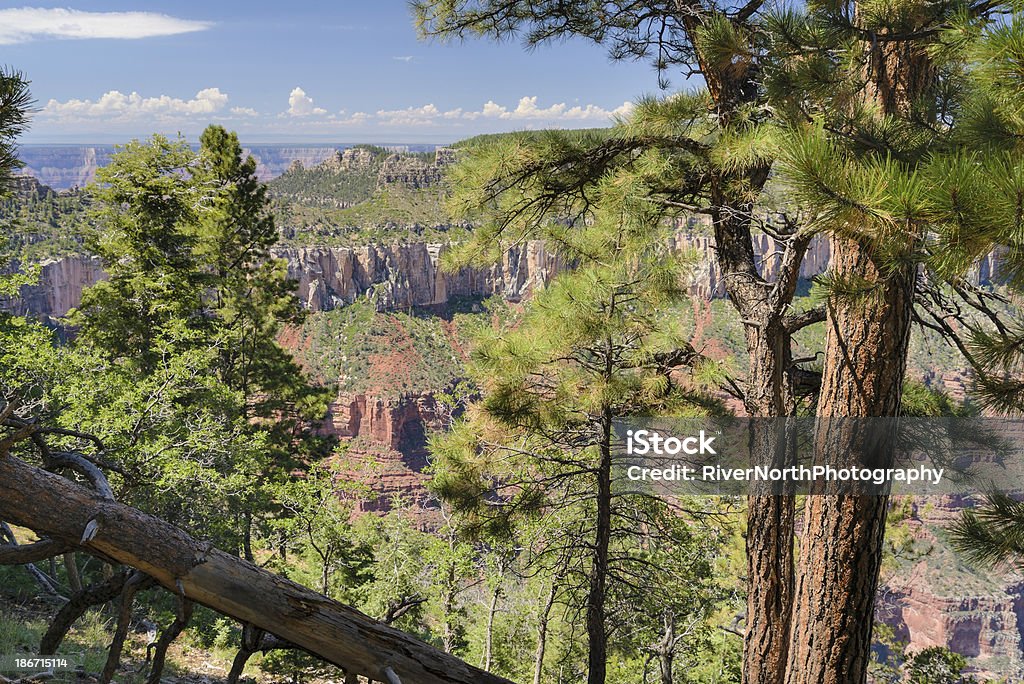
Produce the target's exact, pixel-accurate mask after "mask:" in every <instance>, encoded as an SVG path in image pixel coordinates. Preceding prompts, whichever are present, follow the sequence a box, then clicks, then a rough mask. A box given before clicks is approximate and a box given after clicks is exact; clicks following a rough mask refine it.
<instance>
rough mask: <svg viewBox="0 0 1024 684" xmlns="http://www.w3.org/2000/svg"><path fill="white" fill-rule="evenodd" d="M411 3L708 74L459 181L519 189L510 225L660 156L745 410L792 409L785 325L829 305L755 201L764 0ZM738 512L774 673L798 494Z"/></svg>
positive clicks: (464, 29)
mask: <svg viewBox="0 0 1024 684" xmlns="http://www.w3.org/2000/svg"><path fill="white" fill-rule="evenodd" d="M413 6H414V8H415V11H416V16H417V21H418V25H419V27H420V30H421V32H422V33H423V34H424V35H426V36H431V37H439V38H442V39H453V38H457V39H461V38H466V37H469V36H484V37H489V38H493V39H497V40H502V39H507V38H512V37H522V38H523V39H524V42H525V43H526V44H527V45H530V46H532V45H537V44H541V43H545V42H550V41H555V40H560V39H563V38H582V39H585V40H589V41H593V42H594V43H597V44H599V45H602V46H605V47H606V48H607V49H608V52H609V55H610V56H611V57H612V58H614V59H636V60H640V59H649V60H650V61H651V63H652V66H653V67H654V68H655V69H656V71H657V73H658V77H659V83H660V84H661V85H663V86H666V87H667V86H668V82H669V76H670V75H672V73H673V72H678V73H680V74H682V76H683V77H684V78H687V79H688V78H690V77H691V76H695V77H700V78H701V79H703V82H704V84H705V86H706V87H705V88H701V89H698V90H695V91H693V92H683V93H677V94H674V95H672V96H670V97H667V98H663V99H660V100H659V99H653V98H652V99H649V100H646V101H643V102H641V103H640V105H639V106H638V107H637V110H636V112H635V113H634V114H633V116H632V117H631V121H632V124H631V125H630V126H626V127H623V128H621V129H620V130H619V131H617V132H616V133H615V134H613V135H610V136H607V135H600V134H595V135H593V136H591V137H590V138H589V139H587V138H581V139H579V140H578V141H577V144H575V145H552V144H546V143H545V141H543V140H539V141H537V140H534V141H530V140H525V139H524V140H520V141H519V142H518V143H517V144H516V146H515V148H514V149H511V150H509V152H510V154H508V155H506V156H505V157H504V159H503V161H502V162H501V163H500V164H498V165H496V166H495V167H494V168H493V169H492V170H491V171H490V172H486V173H483V174H476V175H475V176H469V178H467V180H466V182H468V183H469V184H470V185H469V187H477V188H481V189H482V192H481V193H479V195H478V197H477V199H478V200H480V202H481V203H484V204H486V203H487V202H489V201H490V200H492V199H494V198H496V197H499V196H502V195H506V194H507V195H510V196H512V197H516V198H518V203H517V202H511V201H510V202H508V203H505V204H503V205H502V206H504V207H505V208H506V210H507V211H508V213H507V215H506V216H507V218H508V219H509V220H508V221H507V223H508V224H509V225H504V222H503V223H502V224H500V225H499V229H498V230H497V231H496V232H495V233H493V234H492V235H494V236H498V235H505V234H506V233H509V232H511V233H512V234H513V235H514V231H507V230H506V229H507V228H510V227H512V228H514V224H515V223H516V222H519V223H528V222H529V221H530V220H532V219H537V218H539V217H543V216H545V215H547V214H558V213H560V212H561V213H563V214H564V215H565V218H566V220H574V219H580V220H586V219H585V214H586V206H587V205H586V202H587V195H588V194H589V192H590V190H589V188H592V187H593V185H594V184H595V183H596V181H597V180H598V179H599V178H600V176H601V175H602V173H603V172H604V171H605V170H606V169H608V168H619V167H622V166H628V165H631V164H634V163H635V162H637V161H638V160H640V161H647V162H652V161H654V160H658V162H659V164H660V168H659V166H658V165H654V164H652V165H651V166H649V167H648V168H650V169H651V170H652V171H653V172H654V173H655V174H657V176H656V177H655V176H652V180H653V181H655V182H652V183H651V185H652V188H651V190H652V192H651V197H650V200H651V201H652V202H655V203H658V204H660V205H661V206H663V207H665V208H666V209H671V210H674V211H675V213H676V215H677V216H679V217H684V216H688V215H692V214H694V213H697V214H701V215H704V216H707V217H709V218H710V220H711V224H712V230H713V233H714V238H715V245H716V249H715V258H716V259H717V260H718V265H719V270H720V271H721V272H722V273H724V274H726V277H725V279H724V286H725V289H726V291H727V293H728V296H729V301H730V302H731V303H732V305H733V307H734V308H735V309H736V313H737V317H738V318H739V319H741V320H742V321H744V338H745V342H746V351H747V360H748V363H747V364H746V365H747V367H748V369H749V371H748V373H747V375H746V377H745V378H744V379H743V380H742V381H740V382H738V383H729V385H728V389H729V390H730V391H732V392H733V393H734V394H735V395H736V396H737V398H739V399H741V400H742V402H743V405H744V408H745V411H746V413H747V414H748V415H750V416H758V417H782V416H792V415H795V413H796V411H797V406H798V403H799V401H800V396H799V395H800V392H801V391H802V390H801V389H800V385H801V378H802V377H804V376H806V375H808V373H807V372H806V369H803V368H801V367H799V365H798V364H796V363H794V357H793V354H792V343H791V336H792V335H793V334H794V333H795V332H797V331H798V330H800V329H801V328H803V327H806V326H808V325H813V324H815V323H817V322H820V321H821V320H822V319H823V310H822V309H820V308H818V309H814V310H810V311H794V310H793V308H792V306H791V305H792V302H793V296H794V293H795V290H796V285H797V280H798V277H799V273H800V264H801V262H802V260H803V256H804V254H805V252H806V249H807V247H808V244H809V242H810V238H811V234H810V232H808V231H800V230H798V226H797V225H796V224H795V223H794V222H793V221H791V220H790V219H789V217H783V220H781V221H766V220H765V218H764V216H765V212H764V211H763V207H758V200H759V198H760V197H761V194H762V191H763V190H764V187H765V184H766V183H767V181H768V178H769V173H770V169H771V165H772V161H773V155H774V154H775V150H776V146H775V145H774V139H773V136H772V134H771V128H770V126H768V125H766V124H768V123H769V122H770V119H771V109H770V107H769V106H768V102H767V99H766V93H765V90H764V88H763V87H762V81H763V70H764V60H765V57H766V45H765V42H764V36H765V31H764V25H763V9H764V6H765V3H764V2H763V1H762V0H751V2H747V3H743V4H741V5H738V6H737V5H735V4H733V3H727V2H715V1H714V0H711V1H708V2H688V3H678V2H667V1H663V0H645V1H643V2H603V3H600V4H598V5H595V4H594V3H591V2H586V1H585V0H572V1H569V2H565V1H563V0H557V1H555V0H551V1H542V2H524V1H521V0H475V1H472V2H455V1H453V0H420V1H419V2H415V3H413ZM531 143H536V144H531ZM499 144H500V143H499ZM524 190H528V191H529V194H527V193H524V192H523V191H524ZM524 195H526V196H524ZM567 198H569V199H567ZM759 231H765V232H767V233H769V234H770V235H772V236H773V237H774V238H775V239H776V240H777V241H778V244H779V249H780V250H781V251H782V252H783V255H782V259H781V261H782V264H783V267H782V269H781V271H780V273H779V277H778V278H777V279H775V280H774V281H769V280H768V279H766V278H765V277H763V275H762V269H761V264H760V261H759V259H758V258H757V256H756V255H755V250H754V243H753V238H754V236H755V235H756V233H757V232H759ZM507 237H509V239H508V242H512V241H513V240H514V238H513V237H511V236H507ZM762 425H763V424H761V423H757V422H755V423H752V429H753V430H754V431H755V433H754V434H753V435H752V439H754V441H755V443H756V444H759V445H760V446H759V447H758V448H757V449H756V451H755V453H759V454H765V456H764V458H770V456H768V455H769V454H771V455H774V454H775V449H774V444H773V442H772V441H771V440H772V435H770V434H768V433H769V432H770V431H768V430H763V429H761V427H762ZM747 516H748V534H747V540H746V541H747V546H748V554H747V557H748V567H747V571H746V576H747V578H748V592H747V596H748V605H747V609H746V615H747V624H746V632H745V658H744V671H743V677H744V682H746V683H747V684H782V682H783V679H784V668H785V661H786V654H787V649H788V636H787V635H788V633H789V623H790V609H791V603H792V592H793V523H794V499H793V497H789V496H772V495H770V494H769V493H768V492H765V491H760V490H757V489H755V490H754V491H753V492H752V495H751V497H750V498H749V501H748V508H747Z"/></svg>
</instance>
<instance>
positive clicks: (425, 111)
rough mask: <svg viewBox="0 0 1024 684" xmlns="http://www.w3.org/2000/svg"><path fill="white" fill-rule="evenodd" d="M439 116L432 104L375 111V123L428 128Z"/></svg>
mask: <svg viewBox="0 0 1024 684" xmlns="http://www.w3.org/2000/svg"><path fill="white" fill-rule="evenodd" d="M441 116H443V114H442V113H441V110H439V109H438V108H437V107H435V106H434V105H432V104H426V105H423V106H422V107H406V108H405V109H391V110H386V109H380V110H378V111H377V121H378V122H379V123H380V124H381V125H382V126H430V125H432V124H434V123H435V122H436V121H437V119H438V117H441Z"/></svg>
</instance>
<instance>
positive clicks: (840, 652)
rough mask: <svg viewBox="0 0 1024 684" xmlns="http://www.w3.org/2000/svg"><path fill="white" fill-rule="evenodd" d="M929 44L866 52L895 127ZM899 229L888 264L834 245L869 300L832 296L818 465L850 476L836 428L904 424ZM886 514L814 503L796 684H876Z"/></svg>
mask: <svg viewBox="0 0 1024 684" xmlns="http://www.w3.org/2000/svg"><path fill="white" fill-rule="evenodd" d="M855 16H856V15H855ZM855 21H856V18H855ZM919 40H920V39H915V38H910V39H908V40H890V41H884V42H883V41H877V40H873V41H871V42H870V43H867V44H865V46H864V50H865V57H866V59H865V62H864V64H865V67H864V74H865V79H864V81H865V84H866V87H865V88H864V89H863V97H864V98H865V100H866V102H867V104H869V105H874V106H876V107H877V108H878V110H879V111H880V112H881V113H884V114H885V115H888V116H893V117H900V118H904V119H908V118H910V117H911V116H914V109H915V108H916V107H917V106H918V103H919V101H921V99H922V98H923V97H924V96H925V95H926V94H927V93H928V91H929V89H930V87H931V84H932V83H933V80H934V70H933V68H932V66H931V62H930V60H929V58H928V55H927V51H926V46H924V45H921V44H920V43H919V42H918V41H919ZM901 229H902V230H901V232H900V233H899V237H897V236H896V235H893V236H890V237H888V238H883V239H888V240H890V241H893V240H902V241H903V244H902V245H896V244H895V243H892V244H889V245H888V247H889V249H887V250H886V252H887V256H880V255H879V254H878V252H879V251H880V250H879V249H878V248H877V246H875V245H873V243H872V242H871V241H870V240H869V239H868V238H867V237H862V238H856V239H855V238H851V237H844V236H838V235H837V236H835V237H833V238H832V262H831V271H832V273H833V275H834V276H835V277H837V278H838V279H840V280H847V281H850V282H857V283H862V284H863V287H862V288H861V289H865V292H863V293H859V294H858V295H856V296H850V295H845V296H843V295H836V294H834V295H833V296H832V297H830V300H829V306H828V318H827V321H826V325H827V339H826V344H825V358H824V371H823V374H822V384H821V394H820V396H819V402H818V412H817V415H818V420H819V425H818V429H817V434H816V440H815V453H816V455H815V458H816V459H818V460H820V461H823V462H826V463H839V464H844V463H845V464H850V463H851V462H856V461H857V460H860V459H863V458H865V457H870V456H871V454H868V453H865V451H866V449H865V445H864V444H862V443H861V442H860V438H859V436H858V435H857V434H856V433H857V430H854V429H850V428H851V425H850V423H845V427H844V424H843V423H841V422H837V421H836V420H835V419H842V418H869V417H876V416H878V417H884V416H898V415H899V409H900V402H901V400H902V391H903V380H904V376H905V371H906V362H907V347H908V343H909V340H910V329H911V322H912V313H913V300H914V283H915V278H916V274H917V267H916V266H915V265H913V263H911V262H909V260H908V262H907V263H904V264H894V263H892V255H893V254H894V253H899V248H902V250H903V253H905V254H911V253H912V251H913V249H914V247H915V245H914V242H915V241H916V240H917V239H919V238H920V235H919V232H920V227H919V226H915V225H906V226H902V227H901ZM871 232H872V231H870V230H867V231H865V233H868V234H870V233H871ZM894 248H896V249H894ZM882 259H885V260H886V263H882ZM883 456H884V454H883ZM888 505H889V498H888V496H868V495H849V494H846V495H843V494H828V493H826V494H823V495H816V496H811V497H809V499H808V503H807V506H806V509H805V523H804V525H805V527H804V533H803V537H802V539H801V546H800V567H799V569H798V579H797V589H796V604H795V611H794V616H793V627H792V641H791V644H790V652H789V665H788V668H787V669H788V673H787V679H786V681H787V684H863V683H864V682H866V681H867V669H868V664H869V661H870V652H871V635H872V628H873V625H874V608H875V594H876V591H877V588H878V575H879V571H880V570H881V565H882V545H883V541H884V538H885V520H886V512H887V510H888Z"/></svg>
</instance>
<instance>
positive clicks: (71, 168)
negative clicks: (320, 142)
mask: <svg viewBox="0 0 1024 684" xmlns="http://www.w3.org/2000/svg"><path fill="white" fill-rule="evenodd" d="M349 147H351V145H324V146H313V145H294V146H290V145H252V146H248V147H246V148H245V149H244V151H243V153H244V154H251V155H252V156H253V158H254V159H255V160H256V175H258V176H259V178H260V180H264V181H265V180H269V179H271V178H274V177H276V176H280V175H281V174H282V173H284V172H285V171H286V170H288V167H289V165H291V164H293V163H295V162H298V163H300V164H302V165H303V166H306V167H307V168H308V167H310V166H316V165H317V164H319V163H321V162H323V161H327V160H329V159H334V158H336V157H337V156H338V151H339V150H344V149H347V148H349ZM406 147H409V146H403V148H406ZM412 147H414V148H416V150H420V149H421V148H422V150H424V151H425V150H433V149H434V146H433V145H416V146H412ZM114 150H115V146H114V145H22V146H21V147H19V148H18V155H19V157H20V158H21V160H22V161H24V162H25V167H24V168H23V169H22V173H25V174H29V175H31V176H34V177H36V178H37V179H39V181H40V182H42V183H44V184H46V185H48V186H50V187H51V188H53V189H54V190H66V189H68V188H72V187H84V186H85V185H88V184H89V183H91V182H92V181H93V179H94V178H95V177H96V170H97V169H99V168H100V167H101V166H106V165H107V164H109V163H110V156H111V155H112V154H113V153H114Z"/></svg>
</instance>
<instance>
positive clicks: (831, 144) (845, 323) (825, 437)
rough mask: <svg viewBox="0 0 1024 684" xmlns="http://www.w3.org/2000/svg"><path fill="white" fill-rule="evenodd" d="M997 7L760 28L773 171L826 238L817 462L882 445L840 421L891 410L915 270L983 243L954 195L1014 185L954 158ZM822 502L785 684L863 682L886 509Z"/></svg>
mask: <svg viewBox="0 0 1024 684" xmlns="http://www.w3.org/2000/svg"><path fill="white" fill-rule="evenodd" d="M1007 11H1012V8H1011V7H1010V6H1009V5H1003V4H998V3H997V4H995V5H992V4H987V3H986V4H983V5H970V4H954V5H942V6H937V5H936V6H932V5H928V6H925V5H922V4H920V3H917V2H906V3H897V4H896V5H893V4H892V3H888V2H887V3H884V4H878V3H870V2H857V3H814V4H810V5H808V7H807V8H806V10H805V11H794V10H790V9H784V10H781V11H780V12H779V13H778V14H776V15H775V16H773V17H772V18H771V20H770V25H771V27H772V29H773V33H772V35H773V36H774V38H775V43H774V45H773V46H772V48H773V49H772V54H773V55H774V56H776V57H777V61H772V62H771V66H770V68H769V69H768V75H769V78H768V79H767V84H768V89H769V93H770V95H771V97H772V100H773V102H775V103H777V105H778V111H779V112H780V113H781V114H782V115H783V116H784V121H785V122H786V123H787V125H788V126H789V127H790V132H789V133H788V135H787V137H786V142H785V144H784V145H782V146H781V148H780V152H779V161H780V164H779V170H780V172H781V173H780V176H781V177H782V179H783V181H784V182H785V183H786V187H787V189H788V191H789V193H790V196H791V197H792V199H793V201H794V202H796V203H797V204H798V205H799V206H801V207H802V208H804V209H805V210H806V212H807V214H808V215H809V216H811V217H812V218H811V219H810V221H809V223H808V226H809V228H811V229H813V230H822V231H827V232H828V233H829V235H830V243H831V252H832V259H831V265H830V269H829V272H828V273H827V274H825V276H823V277H822V278H821V279H820V280H821V283H822V285H824V286H825V289H826V290H827V292H828V302H827V330H828V335H827V340H826V347H825V353H824V372H823V377H822V385H821V392H820V395H819V398H818V403H817V415H818V417H819V420H823V421H825V423H826V424H827V425H828V426H829V429H828V430H819V431H818V438H819V442H818V444H817V445H816V449H817V453H818V457H819V458H820V459H821V460H823V461H825V462H829V463H832V464H835V465H850V464H856V463H863V462H866V461H867V459H871V458H878V457H879V455H880V453H883V452H885V450H886V449H890V450H891V449H892V447H893V444H892V443H890V444H889V445H888V447H887V446H886V445H884V444H882V445H880V444H877V443H874V444H866V443H865V442H864V434H865V433H864V431H863V430H862V429H861V428H860V427H859V425H858V423H857V422H856V421H848V420H847V421H843V420H834V419H836V418H841V417H857V418H863V417H874V416H895V415H898V414H899V411H900V407H901V396H902V390H903V386H904V372H905V367H906V357H907V349H908V346H907V345H908V341H909V336H910V331H911V325H912V322H913V320H914V317H915V312H914V304H915V299H916V298H917V294H918V291H919V289H920V285H919V283H918V271H919V268H920V265H921V264H922V263H927V264H929V265H930V266H932V270H933V273H932V278H933V279H935V278H941V277H943V276H944V275H945V276H947V277H948V275H949V274H950V270H949V269H948V268H944V266H948V264H949V261H950V257H951V255H953V254H956V253H958V252H959V254H960V256H961V257H962V256H963V246H964V243H965V242H966V243H967V244H968V245H970V247H967V249H968V250H971V249H972V248H976V247H977V246H978V244H979V241H980V235H979V234H977V233H974V232H973V231H972V230H964V229H965V228H966V226H965V225H964V224H965V221H964V216H965V215H966V216H968V217H970V216H971V215H972V214H973V213H974V212H976V211H984V209H982V207H986V208H988V206H989V205H987V202H986V200H985V198H984V197H982V196H978V195H975V194H972V193H970V192H964V190H965V186H980V185H981V184H984V183H985V182H986V176H987V172H986V171H985V170H984V169H985V167H986V166H988V165H990V164H995V165H997V166H1001V167H1003V168H1005V169H1007V170H1010V171H1011V174H1010V179H1009V180H1007V179H1004V180H1003V181H1002V182H1001V186H1002V188H1004V189H1005V188H1006V186H1007V185H1008V184H1009V185H1011V186H1012V185H1013V184H1014V183H1015V181H1014V180H1013V175H1014V174H1013V173H1012V170H1013V168H1014V167H1015V166H1016V165H1019V163H1020V157H1019V156H1018V157H1017V159H1016V160H1015V161H1009V160H1007V159H1005V158H1002V159H1000V158H999V157H998V156H996V157H993V156H992V155H990V154H988V153H981V152H975V156H974V157H973V160H972V162H971V163H968V164H965V163H964V161H963V159H962V155H963V142H964V136H965V134H968V135H969V131H970V129H971V128H973V127H974V125H973V124H972V121H971V115H970V113H969V112H970V106H971V102H972V99H974V98H976V97H978V96H979V94H980V93H981V92H984V91H979V89H978V88H977V87H975V86H974V85H973V84H972V80H974V79H975V78H976V74H977V72H978V71H979V70H978V69H977V66H976V65H977V64H978V61H977V59H976V58H977V52H976V49H977V48H976V45H977V43H978V42H980V43H985V42H987V41H988V40H991V38H992V37H993V35H996V34H998V33H999V32H1000V31H1001V30H1002V29H1000V28H998V27H999V26H1000V24H1002V23H1003V22H1002V20H1001V19H1000V17H1001V16H1002V14H1003V13H1004V12H1007ZM993 31H995V33H993ZM1008 161H1009V164H1007V162H1008ZM1014 195H1019V192H1015V193H1014ZM1016 201H1017V202H1019V200H1016ZM1013 202H1014V200H1010V203H1013ZM999 204H1000V203H998V202H997V204H996V206H999ZM1002 204H1004V205H1005V204H1006V201H1005V200H1004V201H1003V202H1002ZM1018 206H1019V204H1018ZM990 218H991V217H990ZM968 220H970V219H968ZM991 229H992V228H989V230H991ZM950 242H953V243H956V244H957V247H956V248H955V249H953V250H950V249H949V248H948V244H949V243H950ZM992 246H993V245H992V244H991V243H989V244H988V247H989V249H991V248H992ZM930 254H939V255H940V256H939V257H938V258H937V259H930V258H929V255H930ZM980 255H981V254H979V253H977V252H973V253H972V254H971V255H970V256H969V258H968V259H966V260H964V259H963V258H960V259H959V261H958V263H959V265H961V266H965V265H967V263H969V262H972V261H973V259H976V258H977V257H978V256H980ZM953 259H954V260H956V257H953ZM961 279H962V274H960V275H958V276H957V277H956V280H958V281H959V280H961ZM954 286H956V282H954ZM937 327H938V328H939V329H940V330H941V326H937ZM825 493H826V494H827V495H825V496H815V497H812V498H811V499H810V500H809V503H808V505H807V508H806V511H805V520H806V522H805V536H804V538H803V540H802V544H801V556H800V558H801V563H800V569H799V573H798V578H799V581H798V586H797V594H796V602H795V615H794V618H793V620H794V623H793V643H792V644H791V647H790V662H789V666H788V679H787V681H788V682H789V684H804V683H806V684H809V683H811V682H815V683H818V682H862V681H864V680H865V677H866V674H867V665H868V662H869V651H870V646H871V629H872V624H873V621H872V620H870V619H868V616H870V615H872V614H873V609H874V603H875V595H876V589H877V581H878V573H879V569H880V565H881V561H882V551H883V544H882V540H883V535H884V532H885V520H886V513H887V509H888V500H887V498H886V497H872V496H859V495H833V494H832V493H829V492H828V491H826V492H825Z"/></svg>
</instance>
